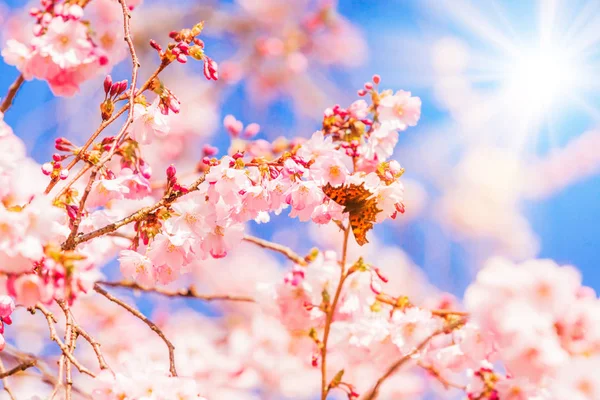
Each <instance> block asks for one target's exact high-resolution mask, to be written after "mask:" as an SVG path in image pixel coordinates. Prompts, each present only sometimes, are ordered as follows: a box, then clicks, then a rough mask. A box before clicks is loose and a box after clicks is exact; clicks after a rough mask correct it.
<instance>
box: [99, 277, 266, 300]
mask: <svg viewBox="0 0 600 400" xmlns="http://www.w3.org/2000/svg"><path fill="white" fill-rule="evenodd" d="M97 283H98V284H100V285H104V286H110V287H121V288H126V289H132V290H141V291H143V292H149V293H157V294H160V295H161V296H166V297H191V298H195V299H199V300H204V301H221V300H223V301H241V302H248V303H254V302H255V300H254V299H253V298H252V297H248V296H235V295H229V294H202V293H198V291H197V289H196V288H195V287H194V286H190V287H189V288H187V289H179V290H168V289H164V288H147V287H143V286H141V285H139V284H137V283H135V282H127V281H126V282H105V281H100V282H97Z"/></svg>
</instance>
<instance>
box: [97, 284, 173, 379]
mask: <svg viewBox="0 0 600 400" xmlns="http://www.w3.org/2000/svg"><path fill="white" fill-rule="evenodd" d="M94 290H95V291H96V292H98V293H100V294H101V295H102V296H104V297H106V298H107V299H108V300H110V301H112V302H113V303H116V304H118V305H120V306H121V307H123V308H124V309H126V310H127V311H129V312H130V313H131V314H133V315H134V316H136V317H138V318H139V319H141V320H142V321H143V322H144V323H145V324H146V325H148V327H149V328H150V329H152V330H153V331H154V332H155V333H156V334H157V335H158V336H159V337H160V338H161V339H162V340H163V341H164V342H165V344H166V345H167V348H168V350H169V371H170V372H171V375H172V376H177V370H176V369H175V351H174V350H175V346H173V343H171V341H170V340H169V339H167V337H166V336H165V334H164V333H163V331H161V330H160V328H159V327H158V326H157V325H156V324H155V323H154V322H152V321H150V320H149V319H148V318H147V317H146V316H145V315H144V314H142V313H141V312H139V311H138V310H136V309H135V308H134V307H132V306H130V305H129V304H127V303H125V302H124V301H123V300H120V299H118V298H116V297H115V296H113V295H112V294H110V293H108V292H107V291H106V290H104V289H103V288H102V287H101V286H100V285H98V284H95V285H94Z"/></svg>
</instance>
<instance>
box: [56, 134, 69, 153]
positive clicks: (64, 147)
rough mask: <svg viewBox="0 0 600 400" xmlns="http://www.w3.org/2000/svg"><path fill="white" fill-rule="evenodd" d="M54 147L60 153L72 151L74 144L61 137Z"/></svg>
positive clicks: (57, 139)
mask: <svg viewBox="0 0 600 400" xmlns="http://www.w3.org/2000/svg"><path fill="white" fill-rule="evenodd" d="M54 147H55V148H56V150H59V151H70V150H71V148H72V147H73V143H71V141H70V140H69V139H67V138H64V137H59V138H56V140H55V141H54Z"/></svg>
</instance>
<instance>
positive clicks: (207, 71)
mask: <svg viewBox="0 0 600 400" xmlns="http://www.w3.org/2000/svg"><path fill="white" fill-rule="evenodd" d="M218 68H219V66H218V65H217V63H216V62H214V61H213V60H212V59H210V58H209V57H207V56H204V76H205V77H206V79H208V80H209V81H210V80H214V81H216V80H217V79H219V73H218Z"/></svg>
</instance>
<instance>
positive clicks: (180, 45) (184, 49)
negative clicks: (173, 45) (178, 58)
mask: <svg viewBox="0 0 600 400" xmlns="http://www.w3.org/2000/svg"><path fill="white" fill-rule="evenodd" d="M177 48H178V49H179V50H180V51H181V52H182V53H183V54H186V55H187V54H188V51H189V50H190V46H189V45H188V44H187V43H184V42H179V43H178V44H177Z"/></svg>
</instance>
